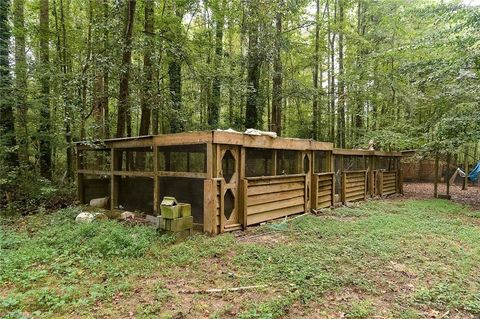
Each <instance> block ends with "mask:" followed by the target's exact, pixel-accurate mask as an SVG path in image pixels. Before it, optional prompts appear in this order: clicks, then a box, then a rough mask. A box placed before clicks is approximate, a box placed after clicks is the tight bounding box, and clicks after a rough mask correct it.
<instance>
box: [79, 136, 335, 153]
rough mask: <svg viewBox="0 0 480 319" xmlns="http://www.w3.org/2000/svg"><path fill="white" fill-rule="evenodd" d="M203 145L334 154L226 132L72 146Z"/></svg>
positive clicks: (317, 145) (300, 142) (325, 146)
mask: <svg viewBox="0 0 480 319" xmlns="http://www.w3.org/2000/svg"><path fill="white" fill-rule="evenodd" d="M204 143H213V144H230V145H243V146H244V147H255V148H271V149H289V150H326V151H331V150H333V143H329V142H319V141H315V140H308V139H300V138H286V137H271V136H268V135H249V134H244V133H242V132H238V133H237V132H226V131H200V132H184V133H175V134H162V135H146V136H136V137H122V138H112V139H106V140H98V141H79V142H75V144H76V145H77V147H79V148H82V147H84V148H95V145H98V146H99V147H102V146H103V147H107V148H112V147H113V148H134V147H149V146H153V145H159V146H167V145H188V144H204Z"/></svg>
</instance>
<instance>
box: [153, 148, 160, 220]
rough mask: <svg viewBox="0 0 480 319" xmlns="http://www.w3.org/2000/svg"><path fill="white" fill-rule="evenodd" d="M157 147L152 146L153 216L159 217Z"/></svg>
mask: <svg viewBox="0 0 480 319" xmlns="http://www.w3.org/2000/svg"><path fill="white" fill-rule="evenodd" d="M158 179H159V177H158V146H157V145H154V146H153V214H154V215H155V216H158V215H160V210H159V208H160V203H159V196H160V189H159V186H160V183H159V182H160V181H159V180H158Z"/></svg>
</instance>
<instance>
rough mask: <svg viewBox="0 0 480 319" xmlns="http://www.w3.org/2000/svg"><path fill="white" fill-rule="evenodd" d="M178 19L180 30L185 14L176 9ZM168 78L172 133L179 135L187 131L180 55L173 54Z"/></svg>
mask: <svg viewBox="0 0 480 319" xmlns="http://www.w3.org/2000/svg"><path fill="white" fill-rule="evenodd" d="M175 15H176V18H177V23H178V24H179V28H181V26H182V18H183V13H181V12H180V10H179V9H178V8H177V9H176V13H175ZM168 77H169V79H170V83H169V88H170V101H171V103H172V106H171V109H172V113H171V116H170V133H179V132H183V131H184V130H185V124H184V123H185V120H186V119H184V118H183V114H182V111H183V106H182V60H181V57H180V56H179V54H178V53H176V54H172V56H171V61H170V63H169V65H168Z"/></svg>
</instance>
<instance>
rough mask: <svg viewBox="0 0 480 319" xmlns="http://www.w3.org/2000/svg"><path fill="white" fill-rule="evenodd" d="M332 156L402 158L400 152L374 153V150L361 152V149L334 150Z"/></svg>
mask: <svg viewBox="0 0 480 319" xmlns="http://www.w3.org/2000/svg"><path fill="white" fill-rule="evenodd" d="M333 154H334V155H346V156H369V155H375V156H395V157H397V156H402V153H401V152H384V151H374V150H362V149H346V148H335V149H334V150H333Z"/></svg>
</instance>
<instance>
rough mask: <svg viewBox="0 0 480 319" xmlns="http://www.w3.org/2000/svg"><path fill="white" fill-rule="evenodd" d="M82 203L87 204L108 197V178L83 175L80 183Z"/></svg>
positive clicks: (107, 176)
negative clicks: (95, 199)
mask: <svg viewBox="0 0 480 319" xmlns="http://www.w3.org/2000/svg"><path fill="white" fill-rule="evenodd" d="M79 187H82V193H83V199H82V198H80V200H82V201H83V203H85V204H88V203H89V202H90V200H92V199H94V198H101V197H110V176H109V175H90V174H83V178H82V183H81V185H79Z"/></svg>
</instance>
